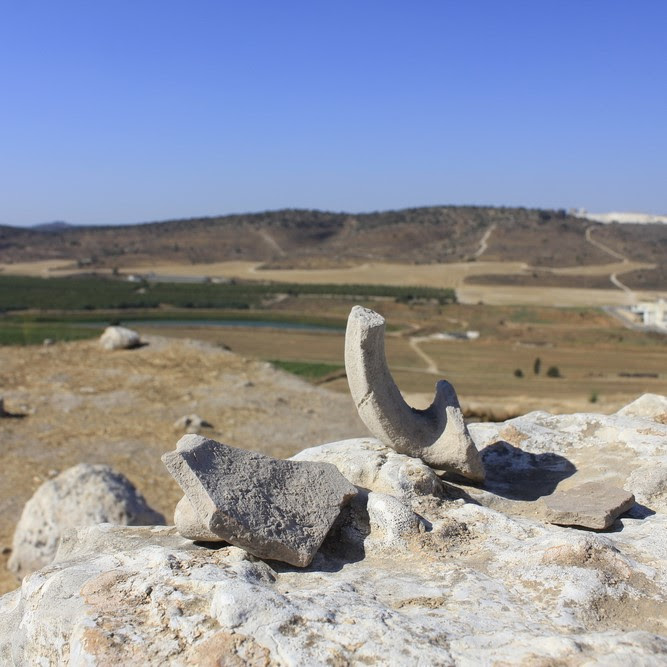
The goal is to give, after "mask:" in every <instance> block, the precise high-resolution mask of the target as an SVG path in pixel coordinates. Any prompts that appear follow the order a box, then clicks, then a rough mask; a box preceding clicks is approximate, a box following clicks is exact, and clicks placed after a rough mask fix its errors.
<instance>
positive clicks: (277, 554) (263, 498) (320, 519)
mask: <svg viewBox="0 0 667 667" xmlns="http://www.w3.org/2000/svg"><path fill="white" fill-rule="evenodd" d="M162 461H163V462H164V464H165V465H166V467H167V469H168V470H169V472H170V473H171V474H172V475H173V477H174V478H175V479H176V481H177V482H178V483H179V485H180V486H181V488H182V489H183V491H184V492H185V495H186V496H187V498H188V500H189V501H190V503H191V504H192V506H193V508H194V510H195V512H196V513H197V515H198V516H199V517H200V519H201V520H202V523H203V525H204V526H205V527H206V528H207V529H208V530H210V531H211V532H213V533H215V534H216V535H218V536H219V537H221V538H222V539H223V540H225V541H227V542H229V543H231V544H235V545H237V546H240V547H243V548H244V549H247V550H248V551H249V552H250V553H252V554H254V555H256V556H259V557H260V558H268V559H275V560H281V561H285V562H287V563H290V564H292V565H297V566H300V567H303V566H305V565H308V564H309V563H310V561H311V560H312V559H313V556H314V555H315V553H316V552H317V550H318V549H319V547H320V545H321V544H322V541H323V540H324V538H325V537H326V534H327V533H328V532H329V529H330V528H331V526H332V525H333V523H334V521H335V520H336V518H337V517H338V515H339V513H340V509H341V507H342V506H343V505H344V504H345V503H346V502H347V501H349V500H350V499H351V498H352V497H353V496H354V495H355V494H356V493H357V490H356V488H355V487H354V486H353V485H352V484H350V483H349V482H348V481H347V480H346V479H345V478H344V477H343V476H342V475H341V474H340V473H339V472H338V470H337V469H336V468H335V466H333V465H331V464H327V463H312V462H306V461H304V462H296V461H281V460H278V459H273V458H271V457H269V456H264V455H262V454H259V453H258V452H250V451H247V450H243V449H236V448H234V447H229V446H227V445H223V444H221V443H219V442H215V441H214V440H207V439H206V438H202V437H201V436H195V435H186V436H184V437H183V438H181V440H180V441H179V443H178V445H177V449H176V451H174V452H168V453H167V454H164V455H163V457H162ZM202 539H205V538H202Z"/></svg>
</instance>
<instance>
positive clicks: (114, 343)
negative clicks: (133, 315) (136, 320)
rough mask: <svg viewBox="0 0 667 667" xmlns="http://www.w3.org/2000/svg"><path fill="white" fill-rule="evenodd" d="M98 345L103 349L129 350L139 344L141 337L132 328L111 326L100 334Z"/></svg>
mask: <svg viewBox="0 0 667 667" xmlns="http://www.w3.org/2000/svg"><path fill="white" fill-rule="evenodd" d="M100 345H101V346H102V348H103V349H105V350H131V349H133V348H135V347H139V346H140V345H141V337H140V336H139V334H138V333H137V332H136V331H133V330H132V329H127V328H126V327H119V326H111V327H107V328H106V329H105V330H104V333H103V334H102V335H101V336H100Z"/></svg>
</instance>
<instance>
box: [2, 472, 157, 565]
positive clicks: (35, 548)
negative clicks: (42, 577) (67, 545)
mask: <svg viewBox="0 0 667 667" xmlns="http://www.w3.org/2000/svg"><path fill="white" fill-rule="evenodd" d="M97 523H114V524H121V525H126V526H149V525H153V524H159V525H164V517H163V516H162V515H161V514H160V513H159V512H156V511H154V510H153V509H151V508H150V507H149V506H148V505H147V503H146V501H145V500H144V498H143V496H142V495H141V494H140V493H139V492H138V491H137V490H136V488H135V487H134V485H133V484H132V482H130V480H129V479H127V477H125V475H122V474H121V473H118V472H116V471H114V470H113V469H112V468H110V467H109V466H105V465H90V464H88V463H80V464H79V465H76V466H74V467H72V468H68V469H67V470H65V471H63V472H61V473H60V474H59V475H57V476H56V477H54V478H53V479H50V480H48V481H46V482H44V483H43V484H42V485H41V486H40V487H39V488H38V489H37V491H35V493H34V495H33V496H32V498H31V499H30V500H29V501H28V502H27V503H26V504H25V507H24V508H23V512H22V513H21V518H20V519H19V522H18V524H17V526H16V530H15V531H14V541H13V545H12V555H11V557H10V559H9V563H8V567H9V569H10V570H12V571H13V572H15V573H16V575H17V576H18V577H23V576H25V575H26V574H28V573H29V572H33V571H34V570H38V569H39V568H40V567H44V566H45V565H48V564H49V563H50V562H51V561H52V560H53V557H54V555H55V553H56V549H57V547H58V540H59V539H60V536H61V535H62V534H63V532H65V531H66V530H67V529H68V528H74V527H77V526H91V525H95V524H97Z"/></svg>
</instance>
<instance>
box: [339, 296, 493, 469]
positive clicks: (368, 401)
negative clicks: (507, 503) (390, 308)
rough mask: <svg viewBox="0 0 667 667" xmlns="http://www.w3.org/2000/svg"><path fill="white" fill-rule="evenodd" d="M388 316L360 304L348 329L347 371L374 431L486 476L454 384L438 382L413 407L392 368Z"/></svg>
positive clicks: (409, 450)
mask: <svg viewBox="0 0 667 667" xmlns="http://www.w3.org/2000/svg"><path fill="white" fill-rule="evenodd" d="M384 329H385V320H384V318H383V317H382V316H381V315H379V314H378V313H376V312H375V311H373V310H370V309H368V308H362V307H361V306H355V307H354V308H352V311H351V312H350V316H349V318H348V321H347V330H346V333H345V369H346V371H347V379H348V383H349V385H350V393H351V394H352V398H353V400H354V403H355V405H356V406H357V410H358V412H359V416H360V417H361V419H362V421H363V422H364V424H366V426H367V427H368V430H369V431H370V432H371V433H372V434H373V435H374V436H375V437H376V438H378V439H379V440H380V441H382V442H383V443H384V444H385V445H388V446H389V447H392V448H393V449H395V450H396V451H397V452H399V453H401V454H408V455H410V456H413V457H419V458H421V459H422V460H423V461H424V462H425V463H428V464H429V465H431V466H433V467H435V468H438V469H442V470H448V471H452V472H455V473H458V474H460V475H463V476H464V477H468V478H470V479H473V480H477V481H481V480H483V479H484V466H483V465H482V461H481V459H480V457H479V453H478V451H477V449H476V448H475V444H474V442H473V441H472V439H471V437H470V434H469V433H468V429H467V427H466V425H465V422H464V420H463V413H462V412H461V406H460V405H459V401H458V398H457V396H456V392H455V391H454V387H452V385H451V384H449V382H446V381H445V380H441V381H440V382H438V383H437V384H436V388H435V398H434V400H433V403H432V404H431V406H430V407H429V408H427V409H426V410H416V409H415V408H412V407H410V406H409V405H408V404H407V403H406V402H405V400H404V399H403V396H402V395H401V392H400V391H399V389H398V387H397V386H396V383H395V382H394V379H393V378H392V376H391V373H390V372H389V368H388V367H387V360H386V358H385V353H384Z"/></svg>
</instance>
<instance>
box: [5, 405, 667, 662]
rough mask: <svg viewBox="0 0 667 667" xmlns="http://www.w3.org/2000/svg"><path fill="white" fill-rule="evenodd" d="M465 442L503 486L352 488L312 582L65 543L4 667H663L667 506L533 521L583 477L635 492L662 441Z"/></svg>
mask: <svg viewBox="0 0 667 667" xmlns="http://www.w3.org/2000/svg"><path fill="white" fill-rule="evenodd" d="M473 426H474V428H473ZM471 433H472V434H473V437H475V438H477V442H478V445H479V446H481V447H483V450H482V455H483V456H484V457H485V459H486V461H487V466H488V464H489V463H490V462H491V460H493V461H494V462H495V463H496V464H497V467H498V470H499V472H498V473H497V474H496V475H489V478H488V479H487V481H486V483H485V487H484V488H479V487H476V486H470V485H468V486H465V485H459V486H460V487H461V490H462V494H463V497H462V498H460V499H458V500H449V499H448V496H449V494H447V493H445V494H442V493H438V494H436V495H429V494H424V495H421V494H420V493H419V492H418V490H417V489H413V491H411V492H410V493H405V492H401V493H400V494H393V493H387V492H379V491H375V490H373V489H372V488H371V485H370V484H366V485H363V486H365V488H366V489H369V488H370V489H371V490H370V492H366V491H362V492H360V493H358V494H357V496H355V497H354V498H353V499H352V501H351V502H350V504H349V505H347V506H346V507H345V508H344V509H343V511H342V512H341V515H340V517H339V519H338V520H337V521H336V523H335V524H334V526H333V528H332V530H331V531H330V533H329V535H328V536H327V538H326V539H325V541H324V543H323V544H322V546H321V548H320V550H319V551H318V553H317V554H316V556H315V558H314V559H313V561H312V563H311V564H310V565H309V566H308V567H306V568H299V569H297V568H294V567H291V566H289V565H284V564H280V563H277V562H275V561H272V562H263V561H261V560H257V559H256V558H255V557H253V556H250V555H248V554H247V553H246V552H245V551H243V550H241V549H238V548H236V547H233V546H225V545H220V546H219V548H216V549H208V548H205V547H202V546H200V545H198V544H196V543H193V542H191V541H189V540H186V539H184V538H183V537H181V536H180V535H178V534H177V533H176V530H175V529H174V528H146V527H144V528H136V527H120V526H109V525H101V526H95V527H89V528H82V529H78V530H76V531H73V532H71V533H70V534H68V535H67V536H66V537H65V538H64V539H63V540H62V542H61V545H60V549H59V552H58V555H57V557H56V561H55V562H54V563H53V564H52V565H50V566H49V567H47V568H45V569H43V570H41V571H39V572H35V573H33V574H32V575H30V576H29V577H27V578H26V579H25V581H24V583H23V586H22V588H21V589H20V591H16V592H14V593H10V594H8V595H6V596H4V597H2V598H0V664H3V665H4V664H9V665H11V664H40V663H42V664H71V665H88V664H111V663H112V664H146V665H162V664H176V665H187V664H219V663H220V662H222V663H223V664H277V665H294V664H308V665H325V664H350V663H351V664H428V665H431V664H433V665H462V666H471V667H472V666H476V665H487V664H488V665H492V664H498V665H502V664H512V665H514V664H524V665H625V664H627V665H646V666H651V665H656V666H658V665H663V664H664V663H665V660H666V658H667V508H664V507H663V506H660V505H658V504H655V505H648V506H647V507H644V508H642V507H640V506H639V505H636V506H635V507H634V508H633V509H632V510H631V511H630V512H629V513H627V514H626V515H624V516H622V517H620V518H618V519H617V520H616V521H615V522H614V525H613V530H612V531H610V532H607V533H593V532H587V531H581V530H576V529H572V528H567V527H561V526H557V525H552V524H549V523H545V522H544V517H543V516H542V515H540V514H539V513H538V512H537V508H538V507H539V506H542V505H543V503H541V502H536V500H537V499H539V498H541V497H543V496H545V495H549V494H551V493H553V491H554V490H555V489H556V487H560V486H561V485H562V486H564V487H567V486H568V485H569V486H570V487H572V486H576V485H577V484H579V483H583V482H586V481H594V480H605V481H606V482H607V483H609V484H615V485H618V486H623V487H625V488H626V489H629V490H631V491H634V489H633V487H632V485H630V484H629V483H628V479H629V478H631V477H632V475H633V474H634V473H635V471H640V470H642V469H648V468H650V467H651V466H654V467H657V466H658V462H660V461H663V460H664V457H665V456H667V452H666V451H665V450H666V449H667V438H666V437H665V436H666V435H667V425H664V424H661V423H659V422H655V421H652V420H649V419H646V418H637V417H632V418H630V417H628V416H623V415H609V416H603V415H594V414H580V415H561V416H558V417H556V416H553V415H546V414H545V413H533V414H531V415H526V416H525V417H521V418H519V419H515V420H511V421H509V422H506V423H504V424H479V425H472V426H471ZM498 443H502V444H498ZM342 444H343V445H345V447H349V446H350V445H349V443H347V444H346V443H342ZM376 445H377V443H376ZM345 447H340V448H339V447H337V446H336V444H335V443H332V444H330V445H326V446H324V447H322V448H313V451H315V452H317V451H318V450H319V454H320V456H321V455H322V452H323V451H329V452H330V453H331V460H336V459H337V458H340V450H344V449H345ZM337 449H338V450H339V451H337ZM364 455H366V456H377V457H378V459H379V458H380V457H381V456H382V451H376V452H375V454H373V448H369V449H368V450H367V451H366V452H365V454H364ZM394 455H395V456H399V455H396V454H394ZM344 458H345V457H343V459H344ZM359 460H360V461H363V457H362V456H360V457H359ZM387 461H389V457H387ZM503 461H506V463H504V464H503V463H502V462H503ZM382 467H383V466H382V465H381V464H380V465H377V464H376V463H373V464H372V466H371V468H370V471H371V472H370V473H368V472H366V473H364V474H366V475H367V479H368V478H371V479H375V478H376V477H377V474H376V472H377V470H381V469H382ZM352 469H353V468H352ZM543 469H544V476H540V471H541V470H543ZM490 470H491V469H490ZM374 471H375V472H374ZM390 477H391V476H390ZM579 478H581V479H579ZM448 484H449V482H448ZM457 484H458V483H457ZM418 488H422V487H418ZM436 490H437V489H436ZM500 494H503V495H500ZM638 498H639V496H638ZM494 499H495V500H494ZM640 502H641V501H640ZM478 503H479V504H478ZM485 505H487V506H485ZM491 505H493V507H491ZM497 508H501V509H502V512H501V511H497Z"/></svg>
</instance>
